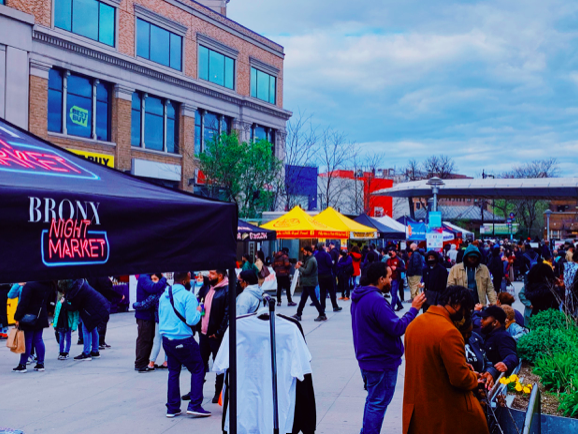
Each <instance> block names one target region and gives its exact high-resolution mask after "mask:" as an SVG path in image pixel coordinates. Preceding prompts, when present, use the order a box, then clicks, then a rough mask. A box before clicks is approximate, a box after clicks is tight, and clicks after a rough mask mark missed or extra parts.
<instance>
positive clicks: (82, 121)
mask: <svg viewBox="0 0 578 434" xmlns="http://www.w3.org/2000/svg"><path fill="white" fill-rule="evenodd" d="M70 120H71V121H72V122H73V123H75V124H76V125H80V126H81V127H85V128H86V127H88V110H85V109H83V108H80V107H78V106H76V105H75V106H72V107H70Z"/></svg>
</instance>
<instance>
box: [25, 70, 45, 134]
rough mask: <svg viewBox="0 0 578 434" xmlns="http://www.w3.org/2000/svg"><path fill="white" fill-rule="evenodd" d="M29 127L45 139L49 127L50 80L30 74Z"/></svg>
mask: <svg viewBox="0 0 578 434" xmlns="http://www.w3.org/2000/svg"><path fill="white" fill-rule="evenodd" d="M29 107H30V108H29V116H28V129H29V131H30V132H31V133H34V134H36V135H37V136H40V137H42V138H44V139H46V138H47V134H46V133H47V129H48V80H46V79H44V78H40V77H36V76H35V75H31V76H30V101H29Z"/></svg>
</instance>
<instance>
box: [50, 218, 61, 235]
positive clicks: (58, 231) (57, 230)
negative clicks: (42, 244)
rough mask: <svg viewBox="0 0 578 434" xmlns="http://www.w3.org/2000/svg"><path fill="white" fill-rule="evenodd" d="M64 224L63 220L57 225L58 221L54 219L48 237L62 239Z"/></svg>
mask: <svg viewBox="0 0 578 434" xmlns="http://www.w3.org/2000/svg"><path fill="white" fill-rule="evenodd" d="M62 224H63V221H62V220H58V225H57V224H56V219H52V221H51V222H50V231H49V232H48V236H49V237H50V238H52V237H56V238H60V236H61V234H62Z"/></svg>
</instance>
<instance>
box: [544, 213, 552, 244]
mask: <svg viewBox="0 0 578 434" xmlns="http://www.w3.org/2000/svg"><path fill="white" fill-rule="evenodd" d="M544 215H545V216H546V240H548V241H550V216H551V215H552V210H550V209H547V210H546V211H544Z"/></svg>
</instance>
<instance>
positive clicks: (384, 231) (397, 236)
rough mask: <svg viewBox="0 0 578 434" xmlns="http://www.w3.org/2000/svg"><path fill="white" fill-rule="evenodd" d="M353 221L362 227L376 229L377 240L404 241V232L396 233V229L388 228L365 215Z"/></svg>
mask: <svg viewBox="0 0 578 434" xmlns="http://www.w3.org/2000/svg"><path fill="white" fill-rule="evenodd" d="M353 220H355V221H356V222H357V223H360V224H362V225H365V226H369V227H371V228H375V229H377V231H378V232H379V238H383V239H386V240H405V232H401V231H398V230H397V229H394V228H390V227H389V226H386V225H384V224H383V223H381V222H378V221H377V220H375V219H373V218H371V217H369V216H368V215H367V214H365V213H363V214H360V215H359V216H357V217H355V218H354V219H353Z"/></svg>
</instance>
